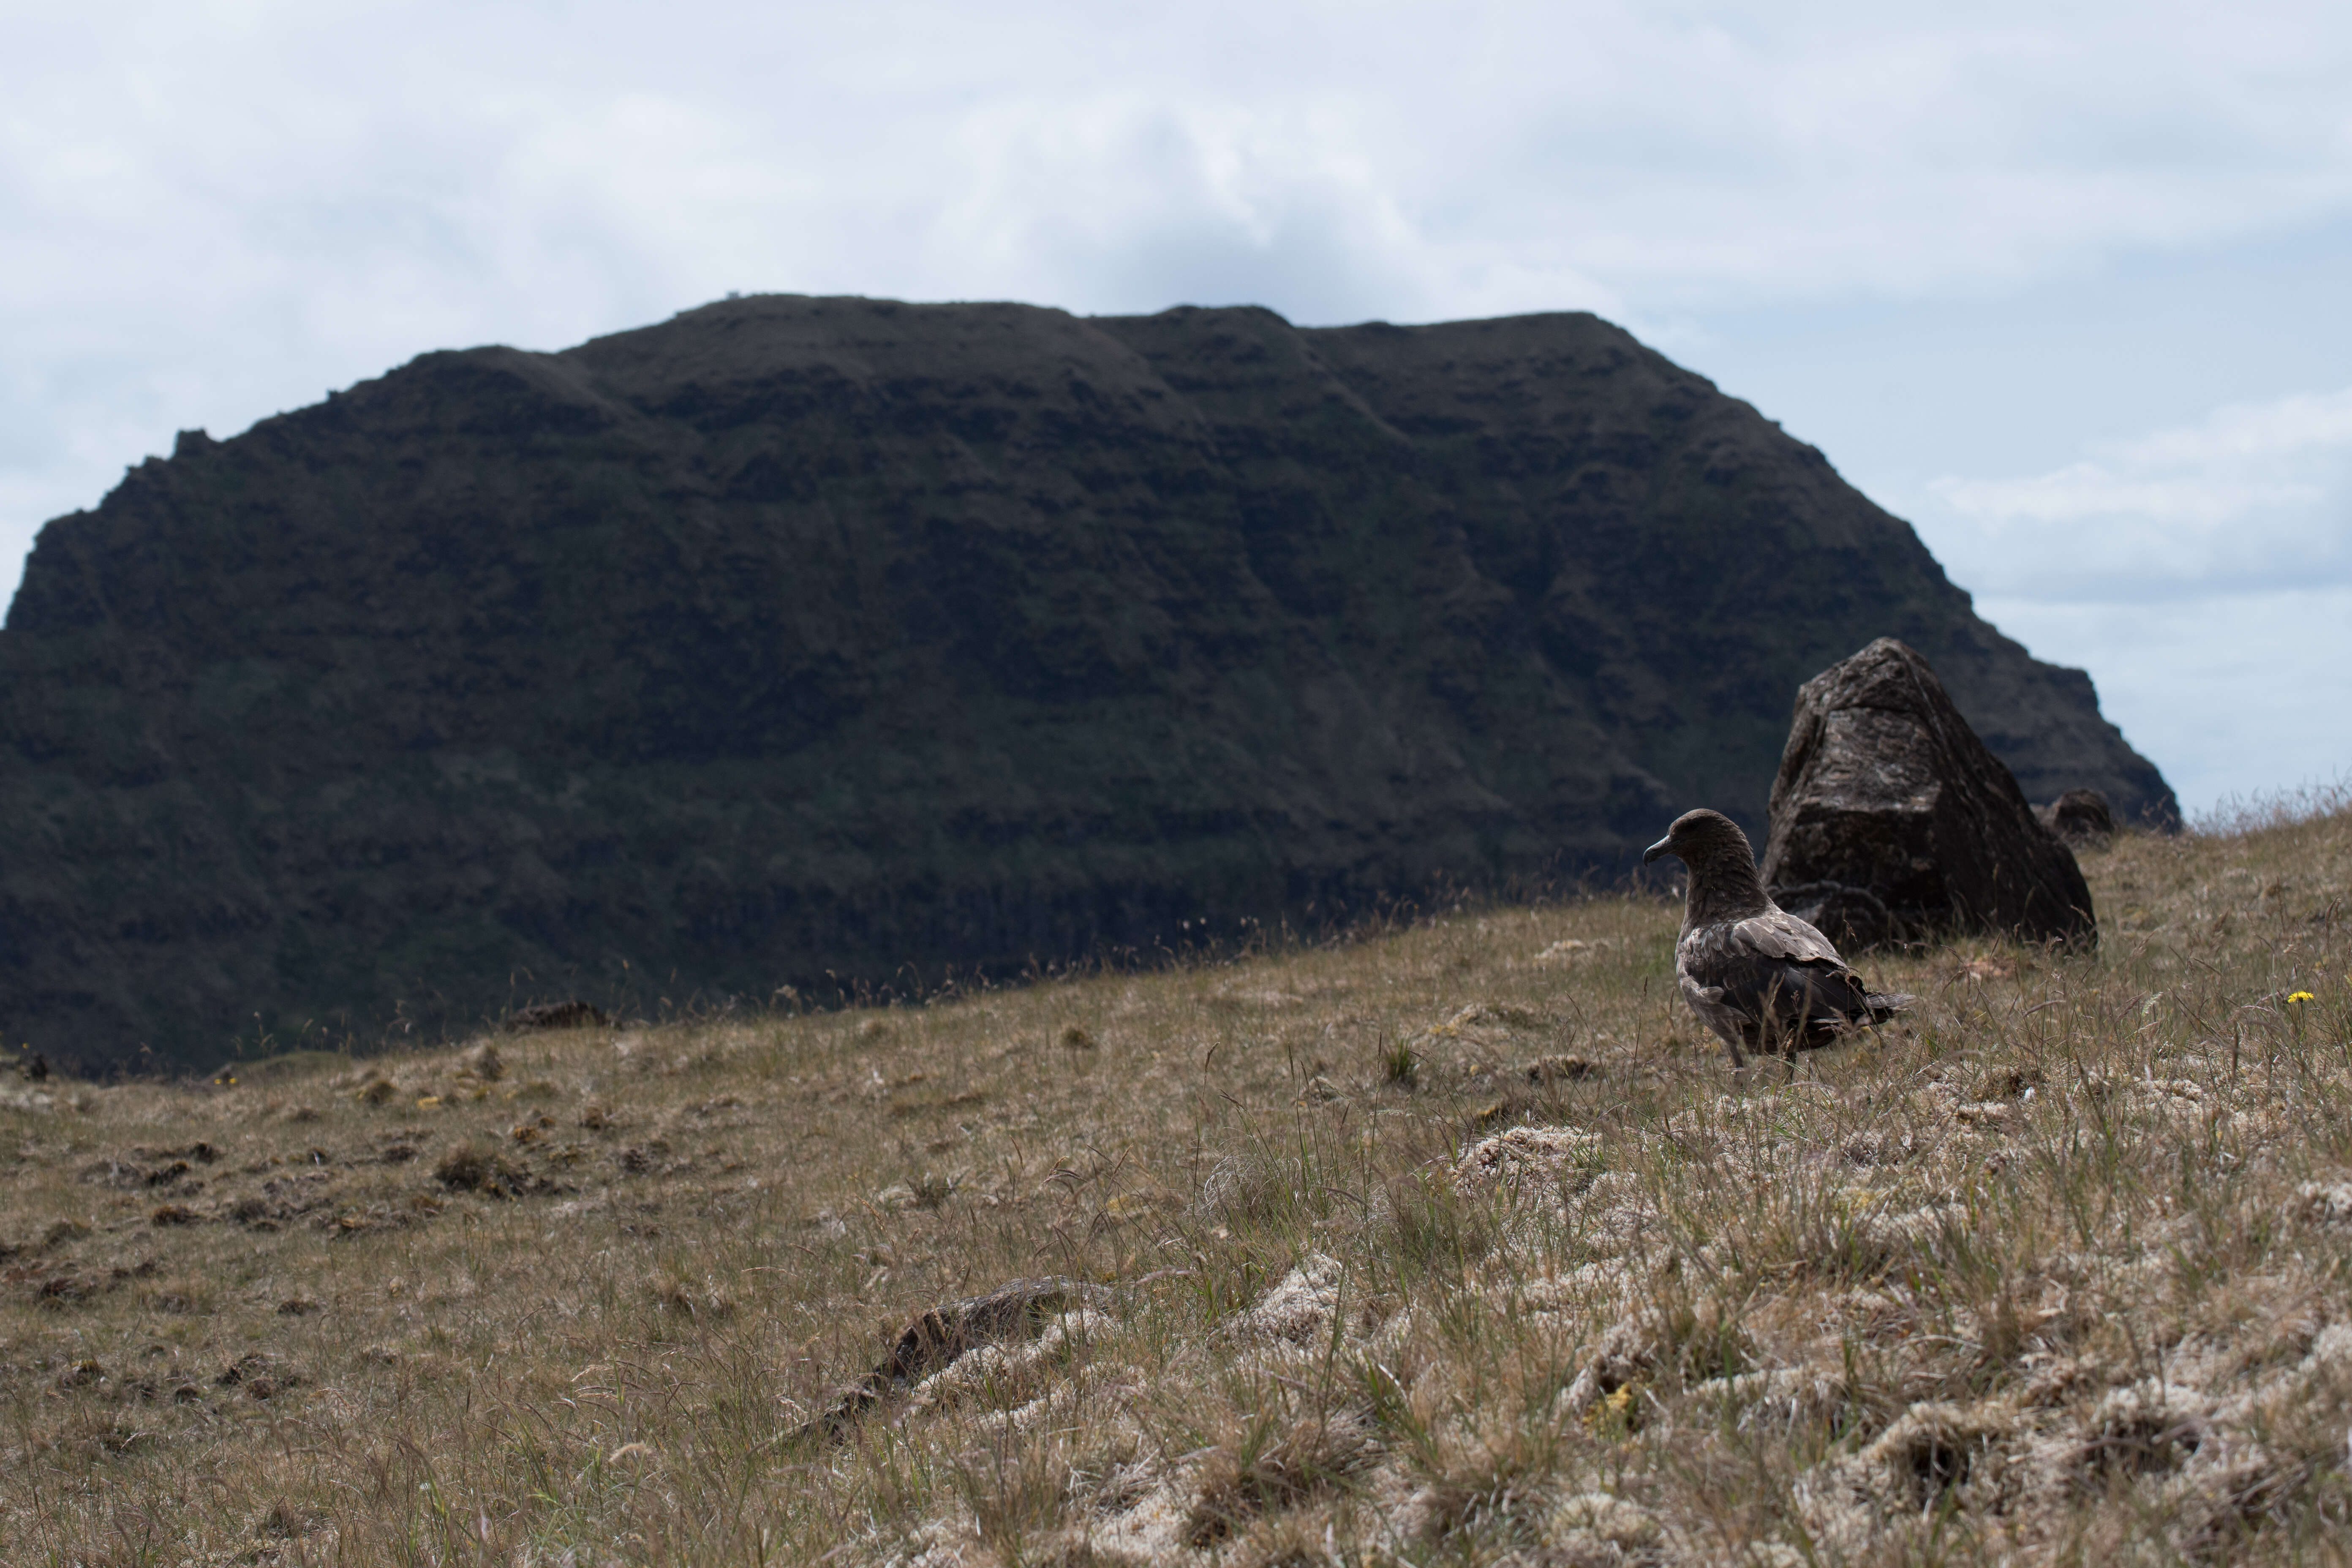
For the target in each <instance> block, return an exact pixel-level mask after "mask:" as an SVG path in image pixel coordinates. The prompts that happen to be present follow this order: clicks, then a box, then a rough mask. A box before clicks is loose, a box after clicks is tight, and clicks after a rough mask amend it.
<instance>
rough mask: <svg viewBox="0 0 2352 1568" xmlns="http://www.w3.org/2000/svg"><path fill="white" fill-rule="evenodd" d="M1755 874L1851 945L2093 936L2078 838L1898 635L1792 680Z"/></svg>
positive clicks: (1788, 905)
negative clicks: (2059, 826)
mask: <svg viewBox="0 0 2352 1568" xmlns="http://www.w3.org/2000/svg"><path fill="white" fill-rule="evenodd" d="M1763 876H1764V880H1765V883H1766V885H1767V886H1768V887H1769V888H1771V889H1773V892H1774V895H1775V897H1776V898H1777V899H1778V900H1779V901H1780V904H1781V906H1782V907H1783V908H1785V909H1787V910H1789V911H1790V913H1792V914H1795V915H1797V916H1799V917H1800V918H1801V919H1804V920H1806V921H1811V923H1813V924H1816V925H1819V926H1821V927H1822V930H1823V931H1824V932H1826V933H1827V934H1828V935H1829V936H1830V937H1831V938H1832V940H1833V941H1836V942H1842V943H1843V944H1844V945H1846V946H1847V947H1848V948H1849V949H1853V948H1859V947H1864V946H1868V945H1871V944H1873V943H1874V942H1886V941H1897V940H1906V939H1907V940H1918V939H1924V938H1927V937H1931V936H1936V935H1940V934H1945V933H1950V932H1958V931H1983V932H1990V933H1995V934H2000V935H2005V936H2013V937H2016V938H2017V939H2019V940H2020V941H2024V942H2067V943H2070V944H2082V945H2089V944H2091V943H2094V942H2096V941H2097V940H2098V924H2097V921H2096V919H2095V916H2094V914H2093V912H2092V908H2091V889H2090V887H2089V885H2088V884H2087V883H2085V882H2084V879H2083V872H2082V868H2080V867H2079V866H2077V865H2076V864H2075V863H2074V851H2073V850H2071V849H2069V848H2068V847H2066V845H2065V844H2064V842H2063V841H2062V840H2061V839H2060V838H2059V837H2058V836H2057V835H2056V834H2055V833H2053V832H2052V831H2051V830H2050V829H2049V828H2048V827H2046V826H2043V825H2042V822H2041V821H2040V820H2039V819H2038V818H2037V817H2036V816H2034V811H2033V807H2032V805H2031V804H2030V803H2028V802H2027V800H2026V798H2025V793H2024V792H2023V791H2022V790H2021V789H2019V788H2018V786H2017V780H2016V779H2015V778H2014V777H2013V776H2011V773H2010V771H2009V769H2008V768H2007V767H2006V766H2005V765H2003V763H2001V761H2000V758H1998V757H1996V756H1994V755H1993V754H1992V752H1990V750H1988V749H1987V748H1986V746H1985V743H1984V742H1982V741H1980V740H1979V739H1978V738H1977V734H1976V731H1973V730H1971V729H1969V723H1968V721H1967V720H1965V719H1963V718H1961V717H1960V712H1959V710H1958V708H1956V707H1954V706H1953V705H1952V700H1951V698H1950V697H1949V696H1948V695H1947V694H1946V693H1945V690H1944V686H1943V682H1941V681H1940V680H1938V679H1936V672H1935V671H1934V670H1933V669H1931V668H1928V666H1927V660H1926V659H1924V658H1920V657H1919V655H1918V654H1917V653H1916V651H1914V650H1913V649H1911V648H1910V647H1906V646H1905V645H1904V644H1902V643H1900V642H1897V641H1895V639H1894V638H1893V637H1881V638H1879V639H1878V640H1877V641H1876V642H1874V643H1872V644H1871V645H1870V646H1869V647H1866V648H1864V649H1863V650H1862V651H1861V652H1860V653H1857V654H1855V655H1854V656H1853V658H1848V659H1844V660H1843V661H1841V662H1840V663H1837V664H1833V665H1832V666H1831V667H1830V668H1827V669H1825V670H1823V671H1822V673H1821V674H1819V675H1817V676H1815V677H1813V679H1811V680H1809V681H1807V682H1805V684H1804V686H1803V687H1802V688H1801V689H1799V690H1798V693H1797V712H1796V721H1795V722H1794V724H1793V725H1791V727H1790V731H1789V743H1788V746H1787V748H1786V749H1785V750H1784V751H1783V752H1781V753H1780V776H1779V777H1778V778H1776V779H1774V780H1773V783H1772V803H1771V837H1770V838H1769V841H1768V842H1767V845H1766V847H1765V851H1764V865H1763Z"/></svg>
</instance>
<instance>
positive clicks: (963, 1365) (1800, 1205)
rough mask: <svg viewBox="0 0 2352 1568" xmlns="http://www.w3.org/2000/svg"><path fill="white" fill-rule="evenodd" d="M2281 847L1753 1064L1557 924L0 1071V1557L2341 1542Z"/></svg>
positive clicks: (2343, 1039)
mask: <svg viewBox="0 0 2352 1568" xmlns="http://www.w3.org/2000/svg"><path fill="white" fill-rule="evenodd" d="M2321 804H2322V805H2324V806H2326V809H2324V810H2320V811H2317V812H2316V813H2315V814H2305V815H2301V816H2298V815H2297V814H2295V813H2294V812H2291V811H2284V810H2279V811H2270V812H2268V813H2266V814H2263V815H2261V816H2260V819H2259V820H2253V819H2249V820H2248V821H2245V822H2242V823H2239V824H2236V825H2235V826H2233V827H2232V828H2231V830H2230V831H2226V832H2223V831H2208V832H2203V833H2200V834H2196V835H2191V836H2189V837H2183V838H2179V839H2161V838H2153V837H2125V838H2123V839H2122V840H2120V841H2119V842H2118V843H2117V845H2116V847H2114V848H2113V849H2111V850H2108V851H2105V852H2102V853H2096V854H2093V855H2092V856H2090V857H2089V858H2088V859H2087V861H2086V870H2087V871H2088V873H2089V875H2090V879H2091V881H2092V884H2093V887H2094V889H2095V894H2096V897H2097V900H2098V903H2099V908H2100V910H2101V912H2102V916H2103V921H2104V923H2103V926H2102V931H2101V936H2102V943H2101V948H2100V951H2099V952H2098V953H2097V954H2096V955H2095V956H2085V957H2063V956H2057V955H2053V954H2048V953H2043V952H2029V951H2023V950H2020V949H2017V948H2013V947H2007V946H2003V945H2001V944H2000V943H1996V942H1961V943H1957V944H1954V945H1951V946H1948V947H1944V948H1939V949H1936V950H1933V951H1929V952H1921V953H1916V954H1910V955H1905V956H1899V957H1894V958H1888V959H1885V960H1880V961H1873V962H1870V963H1866V964H1865V966H1864V967H1865V968H1866V969H1868V970H1869V971H1871V972H1872V977H1873V979H1874V980H1876V981H1878V982H1881V983H1883V984H1885V985H1888V986H1891V987H1895V988H1899V989H1902V990H1906V991H1911V992H1915V993H1917V994H1919V996H1920V998H1921V1003H1920V1005H1919V1008H1918V1009H1917V1011H1916V1013H1915V1014H1914V1015H1912V1016H1911V1017H1910V1018H1909V1019H1908V1020H1906V1022H1905V1023H1904V1024H1903V1025H1901V1026H1895V1027H1890V1028H1888V1029H1886V1030H1885V1031H1882V1032H1881V1033H1880V1034H1878V1035H1877V1036H1875V1037H1867V1038H1864V1039H1862V1040H1859V1041H1857V1042H1855V1043H1853V1044H1851V1045H1849V1046H1846V1047H1841V1048H1837V1049H1834V1050H1831V1051H1827V1052H1822V1053H1818V1054H1815V1055H1813V1056H1810V1057H1808V1058H1806V1059H1805V1060H1804V1061H1803V1062H1802V1063H1801V1064H1800V1066H1799V1068H1798V1069H1797V1070H1796V1072H1795V1073H1794V1075H1793V1076H1792V1077H1789V1078H1786V1079H1784V1078H1783V1077H1782V1076H1781V1075H1780V1074H1779V1073H1778V1071H1777V1070H1768V1071H1766V1072H1764V1073H1763V1074H1761V1075H1759V1077H1758V1078H1756V1079H1753V1080H1751V1081H1748V1082H1746V1083H1738V1082H1734V1081H1733V1080H1732V1079H1731V1078H1730V1077H1729V1075H1728V1073H1727V1068H1726V1065H1725V1063H1724V1061H1723V1059H1722V1058H1721V1055H1720V1053H1719V1052H1718V1051H1717V1048H1716V1047H1715V1046H1714V1044H1713V1042H1712V1040H1711V1039H1710V1038H1709V1037H1706V1036H1705V1035H1704V1033H1703V1032H1702V1031H1701V1030H1700V1029H1699V1028H1698V1027H1697V1026H1696V1023H1695V1021H1694V1020H1693V1019H1692V1018H1691V1017H1690V1016H1689V1015H1688V1013H1687V1012H1686V1011H1685V1010H1684V1009H1683V1008H1682V1006H1681V1005H1680V1003H1679V1002H1678V1001H1677V1000H1676V999H1675V995H1674V988H1673V984H1672V976H1671V943H1672V938H1673V932H1674V929H1675V920H1676V912H1675V910H1673V909H1672V908H1671V907H1669V906H1668V905H1666V904H1664V903H1662V902H1656V901H1650V900H1593V901H1590V902H1582V903H1576V904H1570V905H1566V906H1561V907H1554V908H1545V909H1536V910H1490V911H1487V912H1486V913H1485V914H1480V915H1473V914H1465V915H1459V916H1448V917H1445V918H1442V919H1437V920H1433V921H1429V922H1427V923H1425V924H1423V925H1420V926H1417V927H1414V928H1412V929H1410V930H1404V931H1397V932H1394V933H1392V934H1389V935H1385V936H1382V937H1380V938H1378V939H1377V940H1367V941H1362V942H1353V943H1349V944H1344V945H1335V946H1330V947H1323V948H1317V949H1313V950H1309V951H1304V952H1295V953H1290V954H1287V955H1282V956H1277V957H1268V958H1257V959H1252V960H1249V961H1247V962H1241V963H1231V964H1223V965H1217V966H1203V967H1194V968H1188V969H1179V970H1172V971H1169V972H1164V973H1149V974H1139V975H1134V976H1118V975H1113V976H1103V977H1095V978H1090V979H1086V980H1083V981H1075V982H1055V983H1046V984H1037V985H1034V986H1033V987H1030V988H1026V989H1021V990H1013V991H1004V992H994V993H982V994H973V995H969V996H965V997H962V998H960V999H955V1000H951V1001H942V1002H940V1003H938V1004H936V1005H929V1006H923V1007H900V1008H893V1009H887V1010H874V1011H868V1012H865V1013H848V1014H834V1015H825V1016H764V1017H754V1018H730V1019H723V1020H719V1021H716V1022H708V1023H702V1024H698V1025H680V1026H674V1027H662V1028H646V1027H622V1028H619V1029H604V1028H597V1029H583V1030H575V1031H568V1032H557V1033H550V1034H544V1035H539V1036H531V1037H521V1038H517V1039H509V1040H501V1041H499V1042H498V1043H497V1045H496V1047H495V1048H494V1049H493V1050H489V1051H483V1050H480V1049H476V1050H473V1051H471V1052H464V1051H456V1050H452V1051H447V1052H443V1053H437V1054H420V1055H415V1056H404V1057H395V1058H383V1059H381V1060H377V1061H371V1062H364V1063H353V1062H348V1061H344V1060H341V1059H339V1058H331V1059H327V1060H323V1061H322V1060H319V1059H315V1058H314V1059H309V1060H304V1061H298V1062H290V1063H285V1064H280V1065H279V1066H278V1067H277V1068H274V1069H273V1070H271V1071H269V1072H268V1073H266V1074H248V1075H247V1076H246V1079H245V1081H241V1082H237V1083H235V1084H225V1085H221V1086H215V1087H206V1088H203V1089H186V1088H164V1087H156V1086H137V1085H131V1086H123V1087H117V1088H106V1089H95V1088H89V1087H79V1086H74V1085H60V1084H57V1083H54V1082H52V1083H50V1084H47V1085H41V1086H31V1085H26V1086H23V1087H21V1088H16V1087H11V1088H9V1089H7V1090H5V1103H0V1133H5V1139H0V1157H5V1159H6V1160H7V1161H8V1167H7V1185H6V1196H5V1203H4V1204H0V1543H5V1547H4V1548H0V1559H5V1561H6V1562H8V1563H60V1564H62V1563H85V1564H99V1563H108V1564H114V1563H121V1564H134V1563H420V1564H421V1563H448V1564H456V1563H534V1564H539V1563H544V1564H553V1563H570V1564H572V1565H574V1568H578V1565H581V1564H589V1563H814V1562H819V1561H823V1562H828V1563H902V1564H908V1565H913V1564H918V1563H920V1564H929V1565H943V1564H947V1563H1003V1564H1013V1563H1202V1564H1208V1563H1219V1564H1236V1565H1238V1564H1245V1563H1324V1562H1333V1561H1337V1562H1342V1563H1502V1562H1510V1563H1528V1564H1534V1563H1554V1564H1572V1563H1573V1564H1581V1563H1668V1562H1691V1563H1758V1564H1787V1563H1901V1562H1916V1563H1947V1562H1949V1563H1965V1562H1977V1561H2021V1562H2023V1561H2032V1562H2042V1561H2047V1562H2060V1563H2086V1562H2094V1561H2096V1562H2098V1563H2102V1564H2103V1565H2104V1564H2108V1563H2141V1562H2146V1563H2171V1562H2182V1561H2214V1562H2305V1561H2308V1562H2329V1561H2341V1560H2343V1559H2344V1557H2345V1556H2346V1555H2347V1552H2346V1548H2345V1545H2344V1542H2347V1540H2352V1535H2347V1526H2348V1525H2352V1519H2347V1513H2348V1512H2352V1492H2348V1491H2347V1426H2352V1291H2348V1290H2347V1257H2352V984H2347V968H2352V952H2347V937H2346V923H2347V919H2352V816H2347V813H2346V812H2345V811H2344V809H2343V805H2342V802H2340V801H2333V802H2326V803H2321ZM2305 993H2307V994H2308V995H2307V997H2305V995H2304V994H2305ZM1014 1280H1028V1281H1039V1280H1043V1281H1045V1282H1047V1284H1048V1285H1050V1286H1051V1289H1050V1290H1045V1291H1044V1293H1042V1294H1041V1293H1035V1292H1033V1293H1032V1294H1030V1295H1026V1296H1021V1297H1020V1298H1019V1300H1021V1301H1022V1302H1024V1303H1026V1305H1024V1307H1023V1309H1022V1310H1018V1311H1012V1310H1004V1311H998V1310H991V1309H984V1308H982V1307H981V1306H980V1305H979V1304H978V1303H977V1302H976V1301H975V1299H980V1298H987V1297H989V1295H990V1293H991V1292H993V1291H996V1290H997V1289H998V1288H999V1287H1001V1286H1003V1285H1005V1284H1006V1283H1007V1282H1008V1281H1014ZM1041 1289H1043V1288H1042V1287H1041ZM960 1301H962V1302H973V1303H974V1304H973V1305H972V1306H971V1307H970V1308H969V1309H960V1308H957V1307H956V1306H955V1305H954V1304H955V1303H957V1302H960ZM933 1309H941V1310H940V1313H939V1314H938V1315H937V1316H935V1317H934V1318H932V1319H930V1320H929V1324H930V1329H929V1331H928V1333H929V1337H928V1338H926V1337H924V1336H920V1335H919V1336H916V1337H915V1338H913V1339H910V1340H908V1341H905V1342H903V1343H904V1344H905V1345H907V1346H911V1347H912V1348H910V1349H907V1350H905V1351H904V1352H903V1353H901V1352H900V1351H898V1350H894V1347H898V1346H901V1345H902V1341H901V1332H902V1331H904V1330H906V1329H908V1325H909V1323H910V1322H915V1321H919V1315H920V1314H924V1313H926V1312H929V1311H931V1310H933ZM894 1356H895V1357H897V1359H896V1360H894V1359H893V1358H894Z"/></svg>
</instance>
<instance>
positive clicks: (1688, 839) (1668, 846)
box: [1642, 806, 1756, 877]
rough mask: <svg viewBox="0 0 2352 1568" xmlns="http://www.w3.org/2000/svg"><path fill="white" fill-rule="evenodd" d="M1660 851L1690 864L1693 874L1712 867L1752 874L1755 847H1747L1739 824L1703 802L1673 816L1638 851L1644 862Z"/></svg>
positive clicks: (1753, 873)
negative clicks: (1653, 839)
mask: <svg viewBox="0 0 2352 1568" xmlns="http://www.w3.org/2000/svg"><path fill="white" fill-rule="evenodd" d="M1661 855H1672V856H1674V857H1675V858H1677V859H1679V860H1680V861H1682V863H1683V864H1684V865H1685V866H1688V867H1689V868H1691V874H1692V875H1693V876H1694V877H1705V876H1706V875H1707V874H1708V873H1710V872H1716V871H1725V872H1745V873H1747V874H1748V876H1750V877H1753V876H1754V875H1755V874H1756V851H1755V850H1754V849H1752V848H1750V847H1748V835H1746V834H1745V833H1742V832H1740V831H1739V824H1738V823H1736V822H1734V821H1732V820H1731V818H1729V817H1727V816H1724V815H1723V813H1721V812H1719V811H1709V810H1707V809H1706V807H1704V806H1701V807H1700V808H1699V809H1698V810H1696V811H1686V812H1684V813H1683V814H1682V815H1681V816H1677V817H1675V825H1674V826H1672V827H1669V828H1667V829H1666V836H1665V837H1664V838H1661V839H1659V840H1658V841H1657V842H1656V843H1655V844H1653V845H1651V846H1650V847H1648V848H1647V849H1645V850H1643V852H1642V864H1643V865H1644V866H1646V865H1648V864H1649V863H1650V862H1651V861H1653V860H1655V859H1656V858H1658V857H1659V856H1661Z"/></svg>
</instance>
